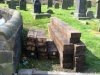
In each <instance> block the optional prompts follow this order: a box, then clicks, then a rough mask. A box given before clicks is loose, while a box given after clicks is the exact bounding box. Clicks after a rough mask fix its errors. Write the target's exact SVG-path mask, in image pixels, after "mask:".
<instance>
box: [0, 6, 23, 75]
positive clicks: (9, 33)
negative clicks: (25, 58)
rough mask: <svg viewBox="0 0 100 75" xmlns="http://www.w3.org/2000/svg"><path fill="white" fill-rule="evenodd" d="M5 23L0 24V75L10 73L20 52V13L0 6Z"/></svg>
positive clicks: (14, 67) (14, 68)
mask: <svg viewBox="0 0 100 75" xmlns="http://www.w3.org/2000/svg"><path fill="white" fill-rule="evenodd" d="M0 14H1V15H2V16H3V17H4V18H5V19H6V23H5V24H3V25H1V26H0V75H1V74H4V75H12V74H13V73H14V72H15V71H16V67H17V66H18V63H19V61H18V60H19V59H20V54H21V39H22V30H23V22H22V16H21V14H20V13H19V12H18V11H16V10H13V9H7V8H4V7H0Z"/></svg>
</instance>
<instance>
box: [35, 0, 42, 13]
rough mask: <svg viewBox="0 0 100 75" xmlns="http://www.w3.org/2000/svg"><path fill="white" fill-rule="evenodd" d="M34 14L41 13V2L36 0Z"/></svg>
mask: <svg viewBox="0 0 100 75" xmlns="http://www.w3.org/2000/svg"><path fill="white" fill-rule="evenodd" d="M34 13H41V3H40V0H34Z"/></svg>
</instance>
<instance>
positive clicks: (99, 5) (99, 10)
mask: <svg viewBox="0 0 100 75" xmlns="http://www.w3.org/2000/svg"><path fill="white" fill-rule="evenodd" d="M96 18H98V19H100V0H97V2H96Z"/></svg>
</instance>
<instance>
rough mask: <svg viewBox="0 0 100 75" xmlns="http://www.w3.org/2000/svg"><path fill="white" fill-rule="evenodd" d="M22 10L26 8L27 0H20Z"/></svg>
mask: <svg viewBox="0 0 100 75" xmlns="http://www.w3.org/2000/svg"><path fill="white" fill-rule="evenodd" d="M19 5H20V10H26V0H20V3H19Z"/></svg>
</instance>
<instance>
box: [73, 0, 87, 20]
mask: <svg viewBox="0 0 100 75" xmlns="http://www.w3.org/2000/svg"><path fill="white" fill-rule="evenodd" d="M86 11H87V7H86V0H76V12H75V13H74V16H75V17H76V18H78V19H83V18H84V19H85V18H86Z"/></svg>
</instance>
